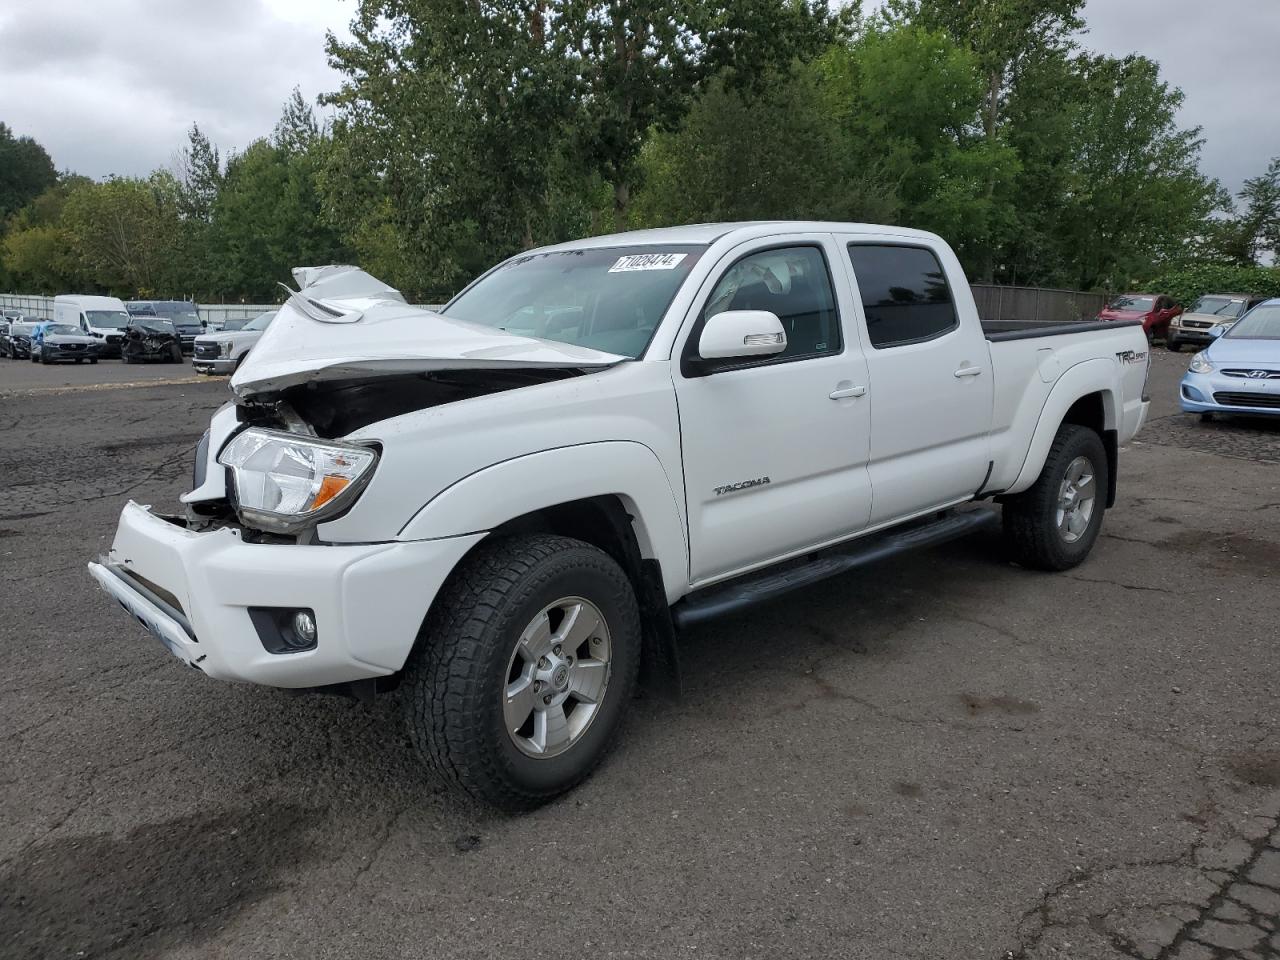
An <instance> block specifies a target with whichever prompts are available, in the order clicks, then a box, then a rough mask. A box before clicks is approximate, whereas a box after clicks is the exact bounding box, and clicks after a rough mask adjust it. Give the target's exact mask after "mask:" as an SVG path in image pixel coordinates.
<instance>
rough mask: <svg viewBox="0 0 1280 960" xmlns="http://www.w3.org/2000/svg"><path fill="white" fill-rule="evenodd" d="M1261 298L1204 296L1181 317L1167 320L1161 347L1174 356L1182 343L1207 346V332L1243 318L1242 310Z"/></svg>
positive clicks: (1256, 303)
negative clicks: (1166, 331) (1171, 352)
mask: <svg viewBox="0 0 1280 960" xmlns="http://www.w3.org/2000/svg"><path fill="white" fill-rule="evenodd" d="M1265 299H1266V297H1255V296H1253V295H1252V294H1248V293H1206V294H1205V295H1204V296H1203V297H1201V298H1200V299H1199V300H1197V301H1196V302H1195V303H1193V304H1192V305H1191V306H1190V307H1189V308H1188V309H1187V310H1186V311H1185V312H1184V313H1183V314H1182V315H1181V316H1177V317H1174V318H1173V319H1172V320H1170V321H1169V332H1168V333H1167V334H1166V335H1165V339H1164V343H1165V346H1166V347H1168V348H1169V349H1170V350H1172V351H1173V352H1174V353H1177V352H1178V351H1179V350H1181V349H1182V345H1183V344H1184V343H1189V344H1194V345H1196V346H1198V347H1202V346H1204V345H1205V344H1206V343H1211V342H1212V341H1213V338H1212V337H1210V336H1209V331H1210V330H1212V329H1213V328H1214V327H1216V326H1222V327H1223V328H1224V329H1227V328H1229V327H1230V326H1231V324H1233V323H1235V322H1236V321H1237V320H1239V319H1240V318H1241V317H1242V316H1244V314H1245V311H1247V310H1252V309H1253V308H1254V307H1256V306H1257V305H1258V304H1260V303H1261V302H1262V301H1263V300H1265Z"/></svg>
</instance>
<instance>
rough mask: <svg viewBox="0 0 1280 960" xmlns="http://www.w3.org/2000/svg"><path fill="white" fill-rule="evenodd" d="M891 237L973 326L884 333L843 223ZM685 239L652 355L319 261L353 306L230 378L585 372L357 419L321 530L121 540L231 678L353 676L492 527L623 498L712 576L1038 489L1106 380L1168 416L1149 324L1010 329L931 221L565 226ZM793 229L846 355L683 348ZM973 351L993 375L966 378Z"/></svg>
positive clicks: (641, 532)
mask: <svg viewBox="0 0 1280 960" xmlns="http://www.w3.org/2000/svg"><path fill="white" fill-rule="evenodd" d="M877 240H882V241H891V242H899V243H901V242H909V243H911V244H915V245H919V246H925V247H928V248H929V249H931V250H933V251H934V252H935V253H936V254H937V255H938V257H939V259H940V261H941V263H942V264H943V267H944V270H945V272H946V274H947V277H948V280H949V284H950V287H951V290H952V291H953V296H954V298H955V300H956V307H957V312H958V315H959V326H958V328H957V329H956V330H954V331H952V332H951V333H949V334H947V335H945V336H942V337H939V338H936V339H934V340H931V341H927V342H925V343H921V344H914V345H909V346H903V347H898V348H894V349H890V350H875V349H873V348H871V347H870V346H869V344H868V338H867V334H866V326H865V318H864V317H863V312H862V308H861V301H860V299H859V296H858V290H857V281H856V277H855V276H854V275H853V270H852V268H851V266H850V265H849V260H848V257H847V253H846V250H845V246H846V244H847V243H848V242H850V241H857V242H874V241H877ZM662 243H672V244H690V243H701V244H706V245H707V246H706V249H705V250H704V252H703V253H702V255H701V257H700V258H699V259H698V260H697V262H696V263H695V264H694V265H693V266H692V268H691V270H690V272H689V275H688V276H687V278H686V279H685V281H684V283H683V284H682V285H681V286H680V288H679V290H677V292H676V294H675V296H674V298H673V300H672V302H671V304H670V307H669V308H668V310H667V312H666V314H665V316H664V317H663V319H662V321H661V323H660V324H659V325H658V327H657V329H656V331H655V332H654V335H653V339H652V340H651V342H650V345H649V348H648V350H647V351H646V352H645V354H644V355H643V356H642V357H641V358H640V359H639V360H635V361H630V360H624V359H623V358H620V357H616V356H614V355H612V354H605V353H600V352H598V351H593V350H587V349H584V348H579V347H573V346H569V345H565V344H558V343H552V342H550V341H544V340H537V339H533V338H527V337H519V336H512V335H508V334H505V333H502V332H501V331H497V330H493V329H489V328H482V327H478V326H476V325H473V324H466V323H462V322H460V321H457V320H452V319H449V318H447V317H443V316H441V315H439V314H435V313H431V312H429V311H425V310H420V309H417V308H413V307H409V306H407V305H405V304H404V303H403V302H400V301H399V300H398V299H396V298H395V297H393V296H391V295H390V294H388V293H387V290H386V288H378V289H372V288H373V287H374V286H375V285H376V284H377V281H372V280H371V278H370V279H369V280H368V281H366V280H363V279H361V278H360V277H357V276H355V275H354V272H344V271H343V270H334V271H327V272H326V271H324V270H318V271H317V270H314V269H312V270H310V272H308V271H303V272H302V273H301V275H300V279H301V280H303V281H304V282H308V281H309V280H313V281H315V283H316V284H321V283H324V284H328V289H329V292H330V293H333V292H334V291H335V290H339V288H341V291H340V292H341V296H330V297H328V299H325V300H323V301H322V302H323V304H324V305H326V306H327V308H328V309H331V310H333V311H334V313H335V317H336V319H332V320H330V321H328V322H325V321H322V320H319V319H316V318H315V311H313V310H312V309H311V308H310V307H308V306H307V304H305V303H302V304H301V306H295V304H293V303H291V304H287V305H286V306H285V307H284V308H282V309H281V311H280V314H279V315H278V316H277V318H276V320H275V321H274V322H273V323H272V325H271V326H270V327H269V328H268V330H267V331H266V333H265V334H264V335H263V337H262V338H261V340H260V341H259V342H258V345H257V346H256V347H255V348H254V350H253V352H252V353H250V355H249V357H248V358H247V359H246V361H245V363H244V365H243V366H242V367H241V369H240V372H239V373H238V374H237V375H236V376H235V378H234V379H233V381H232V386H233V388H234V389H235V390H236V391H237V392H239V393H240V394H241V395H242V396H250V395H253V394H255V393H260V392H263V391H266V390H270V389H274V388H277V387H280V386H281V385H285V384H298V383H303V382H307V381H311V380H322V379H326V378H330V377H340V376H353V375H358V376H361V377H372V376H379V375H383V374H389V373H403V372H406V371H430V370H448V369H485V368H502V367H510V366H525V367H529V366H542V367H559V368H571V369H573V370H575V371H577V374H576V375H571V376H567V377H565V378H564V379H557V380H552V381H549V382H544V383H538V384H535V385H530V386H525V387H521V388H518V389H512V390H507V391H505V392H498V393H490V394H487V395H483V396H476V397H473V398H471V399H466V400H461V401H457V402H454V403H448V404H442V405H439V406H434V407H429V408H426V409H422V410H417V411H413V412H409V413H404V414H401V415H399V416H395V417H391V418H389V419H386V420H383V421H380V422H377V423H373V424H370V425H368V426H366V427H363V428H361V429H359V430H356V431H354V432H352V433H351V434H350V435H349V436H348V437H346V438H345V439H347V440H350V441H357V442H358V441H376V442H377V444H378V445H379V446H380V448H381V451H382V453H381V457H380V459H379V462H378V466H377V468H376V470H375V472H374V474H373V476H372V478H371V480H370V481H369V483H368V486H367V487H366V488H365V489H364V490H363V492H362V493H361V494H360V496H359V498H358V499H357V500H356V501H355V503H354V504H353V505H352V506H351V508H350V509H349V510H348V511H347V512H346V513H345V514H343V515H341V516H339V517H337V518H336V519H333V520H331V521H328V522H325V523H322V524H320V525H319V526H318V527H317V528H316V530H315V540H316V543H315V545H311V546H301V545H265V544H253V543H246V542H244V541H243V540H242V539H241V538H240V536H239V535H238V533H237V532H235V531H234V530H227V529H224V530H220V531H217V532H212V533H194V532H191V531H189V530H185V529H183V528H181V527H179V526H175V525H174V524H171V523H167V522H165V521H163V520H159V519H157V518H154V517H151V516H150V515H149V514H147V513H146V511H145V510H144V509H143V508H141V507H138V506H136V505H131V506H129V507H127V508H126V510H125V513H124V515H123V516H122V518H121V523H120V528H119V531H118V533H117V536H116V542H115V545H114V547H113V559H114V560H115V561H116V562H119V563H123V564H125V565H127V566H129V567H130V568H131V569H134V570H135V571H136V572H137V573H138V574H139V575H141V576H142V577H145V578H146V579H148V580H150V581H152V582H153V583H155V584H158V585H159V586H161V587H162V588H163V589H165V590H167V591H169V592H170V593H172V594H173V595H174V596H175V597H177V598H178V599H179V602H180V603H181V604H182V607H183V610H184V612H185V614H186V615H187V616H188V618H189V619H190V620H191V623H192V626H193V629H194V630H195V632H196V635H197V637H198V638H199V642H200V643H201V644H205V643H209V644H210V647H209V648H208V651H207V654H206V655H207V656H208V657H209V660H208V666H209V669H208V672H210V673H211V674H213V675H214V676H220V677H226V678H229V679H239V680H251V681H254V682H258V683H268V684H274V685H278V686H310V685H315V684H318V683H335V682H339V681H342V680H353V679H360V678H364V677H369V676H377V675H381V674H385V673H389V672H393V671H394V670H396V669H398V668H399V666H400V665H401V664H402V663H403V661H404V658H405V657H406V656H407V654H408V652H409V650H410V648H411V646H412V644H413V642H414V638H415V636H416V635H417V632H418V629H419V627H420V625H421V623H422V621H423V618H424V617H425V615H426V612H427V610H428V608H429V606H430V604H431V602H432V600H433V598H434V596H435V594H436V591H437V590H438V588H439V587H440V585H441V584H442V583H443V582H444V579H445V578H446V577H447V576H448V574H449V572H450V571H451V570H452V569H453V567H454V565H455V564H456V563H457V562H458V561H459V560H460V559H461V558H462V557H464V556H465V555H466V552H467V551H468V550H469V549H470V548H471V547H472V546H474V545H475V544H476V543H479V542H481V541H482V540H483V538H484V537H485V535H486V534H487V532H488V531H490V530H492V529H494V528H495V527H497V526H499V525H500V524H502V523H504V522H505V521H507V520H511V519H514V518H516V517H519V516H523V515H525V514H527V513H530V512H533V511H536V510H539V509H542V508H546V507H550V506H555V505H556V504H560V503H564V502H567V501H571V500H577V499H582V498H586V497H595V496H613V497H617V498H618V500H619V501H620V502H621V504H622V505H623V508H624V509H625V511H626V512H627V514H629V515H630V516H631V517H632V518H633V526H634V529H635V532H636V536H637V542H638V544H639V547H640V551H641V554H642V555H643V556H644V557H647V558H652V559H655V560H657V561H659V562H660V563H661V568H662V573H663V580H664V584H663V586H664V589H665V592H666V596H667V600H668V601H669V602H675V601H677V600H679V599H680V598H681V597H683V596H685V595H686V594H688V593H690V592H691V591H693V590H695V589H697V588H698V587H700V586H703V585H706V584H709V583H712V582H715V581H718V580H724V579H726V578H730V577H733V576H736V575H739V574H741V573H744V572H746V571H750V570H753V569H757V568H760V567H764V566H768V565H769V564H772V563H775V562H778V561H780V560H783V559H787V558H789V557H792V556H796V555H800V554H803V553H805V552H807V551H811V550H814V549H818V548H821V547H823V546H827V545H830V544H832V543H836V542H839V541H841V540H847V539H849V538H852V537H856V536H859V535H861V534H865V533H868V532H870V531H872V530H876V529H882V528H884V527H886V526H891V525H893V524H895V523H898V522H901V521H902V520H905V519H908V518H911V517H914V516H918V515H922V514H926V513H928V512H929V511H931V510H935V509H938V508H940V507H945V506H948V505H951V504H954V503H959V502H963V501H966V500H969V499H972V498H973V497H974V496H975V495H976V494H978V493H979V492H980V488H981V490H982V491H986V492H990V491H1007V492H1016V491H1019V490H1022V489H1026V487H1028V486H1030V485H1031V484H1032V483H1034V482H1035V479H1036V477H1037V476H1038V474H1039V472H1040V470H1041V469H1042V467H1043V463H1044V459H1045V456H1046V454H1047V451H1048V448H1049V445H1050V444H1051V443H1052V440H1053V436H1054V434H1055V432H1056V431H1057V428H1058V426H1059V424H1060V423H1061V420H1062V417H1063V415H1064V413H1065V412H1066V410H1067V409H1068V408H1069V407H1070V406H1071V404H1072V403H1074V402H1075V401H1076V400H1077V399H1079V398H1080V397H1082V396H1085V395H1086V394H1091V393H1099V394H1101V395H1102V397H1103V408H1104V410H1105V414H1106V426H1107V428H1108V429H1114V430H1115V431H1116V434H1117V439H1118V441H1119V443H1121V444H1123V443H1125V442H1127V441H1128V440H1129V439H1130V438H1131V437H1132V436H1133V435H1134V433H1136V432H1137V430H1138V429H1139V428H1140V426H1141V424H1142V420H1143V419H1144V417H1145V414H1146V408H1147V405H1146V402H1145V401H1144V400H1143V398H1142V391H1143V388H1144V384H1145V376H1146V364H1147V357H1146V351H1147V344H1146V340H1145V337H1144V335H1143V333H1142V331H1141V329H1140V328H1137V327H1117V328H1115V329H1112V330H1106V331H1090V332H1087V333H1073V334H1068V335H1060V336H1049V337H1043V336H1041V337H1031V338H1026V339H1010V340H1002V341H998V342H991V341H989V340H987V338H986V337H985V336H984V334H983V331H982V328H981V324H980V323H979V320H978V315H977V312H976V309H975V307H974V304H973V300H972V297H971V295H970V294H969V287H968V284H967V282H966V280H965V278H964V276H963V274H962V273H961V271H960V266H959V264H958V262H957V261H956V259H955V257H954V255H953V254H952V253H951V251H950V249H949V248H948V247H947V245H946V244H945V243H944V242H943V241H942V240H940V239H939V238H937V237H936V236H933V235H931V234H927V233H921V232H919V231H911V230H905V229H899V228H891V227H873V226H865V225H858V224H825V223H755V224H742V225H704V226H696V227H686V228H672V229H670V230H659V231H643V232H638V233H633V234H620V235H617V236H612V237H600V238H592V239H589V240H582V241H575V242H574V243H572V244H564V245H561V246H560V247H558V248H552V249H562V250H572V249H586V248H592V247H608V248H613V247H626V246H628V245H632V244H662ZM790 243H803V244H807V245H816V246H818V247H820V248H821V250H822V251H823V253H824V255H825V257H826V259H827V262H828V267H829V269H830V272H831V279H832V283H833V289H834V293H835V298H836V306H837V309H838V313H839V318H840V326H841V332H842V337H843V349H842V350H841V352H839V353H836V354H832V355H823V356H818V357H812V358H807V359H796V360H791V361H789V362H777V363H774V362H771V361H770V358H759V360H760V362H759V363H758V365H754V366H751V365H748V366H745V367H742V368H738V369H732V370H723V371H720V372H716V373H712V374H711V375H708V376H694V375H689V376H686V375H685V373H682V371H681V365H680V357H681V354H682V351H683V350H684V349H685V344H686V341H687V339H688V338H689V337H690V336H691V335H692V330H693V329H694V326H695V322H696V320H697V318H698V316H699V313H700V311H701V310H702V307H703V305H704V303H705V301H706V299H707V297H708V296H709V295H710V292H711V289H712V288H713V286H714V285H715V283H716V282H717V280H718V279H719V277H720V275H721V274H722V272H723V271H724V270H725V269H727V268H728V267H729V266H730V265H731V264H732V263H733V262H734V261H735V260H736V259H737V258H739V257H740V256H743V255H745V254H747V253H749V252H751V251H753V250H756V249H761V248H764V247H769V246H777V245H780V244H790ZM310 289H311V288H310V287H304V289H303V291H302V295H303V296H304V297H307V296H309V294H308V291H309V290H310ZM312 292H315V291H312ZM392 292H393V293H394V291H392ZM971 368H977V369H978V371H979V372H978V373H977V375H974V376H960V377H957V376H956V375H955V374H956V371H959V370H965V369H971ZM238 428H239V424H238V422H237V419H236V416H235V411H234V409H233V408H231V407H228V408H224V409H223V410H220V411H219V412H218V413H217V414H215V416H214V420H213V425H212V428H211V439H212V442H211V444H210V451H209V458H210V459H209V468H210V469H209V472H208V474H207V475H206V479H205V482H204V484H203V485H202V487H201V488H200V490H198V491H193V492H192V493H191V494H188V495H187V496H186V497H185V498H184V499H186V500H187V501H188V502H191V501H199V500H202V499H216V498H220V497H222V496H224V495H225V485H224V479H223V476H222V470H221V468H220V467H218V466H217V465H216V463H214V462H213V460H214V458H215V457H216V455H217V451H218V450H219V449H220V448H221V446H222V445H223V443H224V442H225V441H226V439H227V438H228V437H229V436H231V435H232V434H233V433H234V432H235V431H236V430H237V429H238ZM763 478H768V482H767V483H765V482H759V483H757V482H753V481H757V480H761V479H763ZM717 487H719V488H723V489H721V490H720V491H719V492H717V489H716V488H717ZM249 605H265V606H289V605H297V606H300V607H304V606H305V607H309V608H312V609H315V610H316V612H317V619H318V621H319V623H320V630H321V643H320V645H319V646H318V648H317V650H315V651H312V652H310V653H307V654H290V655H287V656H281V655H271V654H267V653H265V651H264V650H263V648H262V646H261V644H260V643H259V641H258V640H257V638H256V636H254V635H253V634H252V632H246V631H247V630H248V620H247V614H245V610H246V608H247V606H249ZM139 609H142V607H141V605H139ZM206 637H207V638H209V639H207V640H206ZM201 666H202V669H205V668H206V665H205V664H204V663H202V664H201Z"/></svg>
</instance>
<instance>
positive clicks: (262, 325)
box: [241, 310, 276, 330]
mask: <svg viewBox="0 0 1280 960" xmlns="http://www.w3.org/2000/svg"><path fill="white" fill-rule="evenodd" d="M275 315H276V311H274V310H268V311H267V312H266V313H260V314H258V315H257V316H256V317H254V318H253V319H252V320H250V321H249V322H248V323H246V324H245V325H244V329H246V330H265V329H267V324H269V323H270V322H271V321H272V320H273V319H274V318H275ZM241 322H243V321H241Z"/></svg>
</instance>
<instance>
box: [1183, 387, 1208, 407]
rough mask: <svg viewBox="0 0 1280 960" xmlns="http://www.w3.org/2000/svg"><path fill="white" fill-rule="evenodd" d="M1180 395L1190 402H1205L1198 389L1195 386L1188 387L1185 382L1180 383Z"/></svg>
mask: <svg viewBox="0 0 1280 960" xmlns="http://www.w3.org/2000/svg"><path fill="white" fill-rule="evenodd" d="M1182 395H1183V397H1185V398H1186V399H1188V400H1190V401H1191V402H1192V403H1204V402H1205V399H1204V396H1203V394H1201V393H1200V391H1199V390H1197V389H1196V388H1195V387H1189V386H1187V385H1186V384H1185V383H1184V384H1183V385H1182Z"/></svg>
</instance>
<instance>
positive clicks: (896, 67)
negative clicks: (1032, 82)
mask: <svg viewBox="0 0 1280 960" xmlns="http://www.w3.org/2000/svg"><path fill="white" fill-rule="evenodd" d="M822 63H823V66H824V69H825V72H826V76H827V79H828V94H827V95H828V96H829V97H832V98H834V102H835V103H836V111H835V115H836V118H837V123H838V124H839V126H840V128H841V130H842V131H843V138H844V142H843V143H842V145H841V150H842V153H843V154H844V156H845V157H846V158H847V163H848V169H850V170H875V171H878V172H879V175H880V176H881V177H883V178H884V179H886V180H887V181H888V182H889V183H890V184H892V186H893V189H894V193H895V195H896V197H897V198H898V201H899V214H898V216H897V218H896V220H897V221H898V222H901V223H903V224H905V225H908V226H912V227H919V228H922V229H927V230H933V231H936V232H938V233H940V234H942V235H943V236H945V237H946V238H947V239H948V240H949V241H950V242H951V243H952V245H953V246H954V247H955V248H956V251H957V253H958V254H959V256H960V258H961V261H962V262H963V263H964V264H965V266H966V269H968V270H970V271H971V272H976V271H978V270H980V269H981V267H982V261H983V258H984V256H985V255H986V253H987V251H988V250H989V249H990V247H991V246H992V244H993V243H994V242H995V239H996V238H997V237H999V236H1001V235H1003V234H1004V233H1005V232H1007V230H1008V224H1009V222H1010V221H1011V220H1012V217H1013V204H1012V202H1011V199H1010V197H1009V195H1008V190H1007V189H1006V188H1007V184H1008V183H1009V182H1010V180H1011V178H1012V177H1013V175H1014V173H1015V172H1016V171H1017V169H1018V163H1017V159H1016V157H1015V155H1014V153H1013V151H1012V150H1011V149H1010V148H1009V147H1008V146H1007V145H1006V144H1004V143H1003V142H1002V141H999V140H997V141H995V142H991V141H988V140H987V139H986V138H985V137H984V136H983V135H982V133H981V128H980V114H981V110H982V102H983V100H982V97H983V89H984V88H983V83H982V78H981V75H980V72H979V70H978V64H977V60H976V57H975V55H974V54H973V53H972V52H971V51H969V50H968V49H966V48H965V47H963V46H961V45H960V44H958V43H957V42H956V41H955V40H953V39H951V37H950V36H948V34H946V33H945V32H943V31H941V30H934V29H927V28H925V27H922V26H918V25H914V24H909V23H908V24H902V23H892V22H890V23H884V22H878V21H876V20H873V21H872V22H871V23H870V24H869V29H868V30H866V31H865V32H864V33H863V34H862V35H861V36H860V37H859V38H858V39H857V41H856V42H854V43H853V44H848V45H845V44H842V45H837V46H834V47H832V48H831V49H830V50H829V51H828V53H827V54H826V56H824V58H823V60H822ZM993 184H995V185H997V186H999V187H1000V188H1001V189H1000V190H999V192H996V191H993V190H992V185H993Z"/></svg>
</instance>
